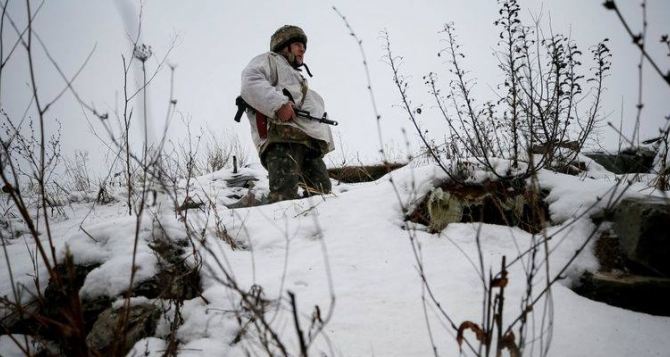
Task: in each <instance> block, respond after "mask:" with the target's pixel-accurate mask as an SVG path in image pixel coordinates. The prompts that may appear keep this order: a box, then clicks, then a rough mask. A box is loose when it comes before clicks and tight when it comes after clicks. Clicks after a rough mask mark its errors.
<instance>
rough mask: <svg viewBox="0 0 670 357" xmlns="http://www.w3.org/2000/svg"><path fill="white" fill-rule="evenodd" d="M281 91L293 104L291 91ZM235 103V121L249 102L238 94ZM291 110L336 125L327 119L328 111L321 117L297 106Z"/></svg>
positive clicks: (311, 118)
mask: <svg viewBox="0 0 670 357" xmlns="http://www.w3.org/2000/svg"><path fill="white" fill-rule="evenodd" d="M282 93H284V95H285V96H287V97H288V99H289V100H290V101H291V103H293V104H295V100H293V96H292V95H291V92H289V91H288V90H287V89H286V88H284V90H282ZM235 105H236V106H237V113H235V121H236V122H238V123H239V122H240V118H242V113H244V112H245V111H246V110H247V108H248V107H249V104H247V102H245V101H244V99H242V97H241V96H238V97H237V98H235ZM293 111H294V112H295V115H296V116H298V117H301V118H304V119H308V120H314V121H318V122H319V123H323V124H328V125H333V126H336V125H338V122H336V121H335V120H330V119H328V113H323V116H322V117H321V118H318V117H315V116H312V115H311V114H310V112H308V111H306V110H302V109H298V108H295V107H294V108H293Z"/></svg>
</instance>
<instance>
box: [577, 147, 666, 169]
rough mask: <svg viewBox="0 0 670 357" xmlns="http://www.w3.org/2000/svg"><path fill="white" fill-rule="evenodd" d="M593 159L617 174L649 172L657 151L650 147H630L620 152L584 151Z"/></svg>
mask: <svg viewBox="0 0 670 357" xmlns="http://www.w3.org/2000/svg"><path fill="white" fill-rule="evenodd" d="M584 155H586V156H587V157H589V158H591V159H592V160H593V161H595V162H597V163H599V164H600V165H602V166H603V167H604V168H605V169H607V170H608V171H610V172H612V173H615V174H628V173H636V172H649V171H650V170H651V169H652V167H653V165H654V157H655V156H656V153H655V152H654V151H653V150H651V149H648V148H645V147H639V148H629V149H626V150H623V151H621V152H620V153H618V154H611V153H606V152H591V153H584Z"/></svg>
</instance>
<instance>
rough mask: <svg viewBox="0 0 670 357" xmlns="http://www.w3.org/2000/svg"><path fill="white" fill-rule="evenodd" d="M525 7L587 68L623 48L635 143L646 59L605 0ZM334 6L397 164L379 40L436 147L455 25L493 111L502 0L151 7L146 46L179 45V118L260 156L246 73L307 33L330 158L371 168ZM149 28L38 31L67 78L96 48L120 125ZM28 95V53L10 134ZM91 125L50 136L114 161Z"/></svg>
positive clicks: (101, 81)
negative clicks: (136, 55)
mask: <svg viewBox="0 0 670 357" xmlns="http://www.w3.org/2000/svg"><path fill="white" fill-rule="evenodd" d="M4 1H6V0H3V2H4ZM520 3H521V5H522V6H523V12H522V15H523V17H524V18H525V19H529V18H530V15H531V14H538V13H540V11H542V13H543V17H544V19H545V20H546V21H545V24H547V26H548V24H549V20H551V28H552V30H553V31H554V32H560V33H564V34H567V35H569V36H570V37H571V38H573V39H574V40H575V41H576V42H577V43H578V44H579V45H580V46H581V48H582V49H583V50H584V53H585V54H586V55H585V56H584V62H585V63H586V64H587V65H588V63H589V61H588V59H589V56H588V46H590V45H593V44H595V43H597V41H599V40H601V39H603V38H605V37H608V38H610V39H611V42H610V47H611V48H612V50H613V55H614V58H613V66H612V73H611V74H612V75H611V77H610V78H608V80H607V82H606V85H607V87H608V89H607V93H606V97H605V101H604V104H603V114H606V115H608V118H607V119H606V120H611V121H613V122H615V123H617V125H618V122H619V119H620V118H621V117H622V116H623V117H624V126H625V128H626V132H630V128H631V127H632V122H633V119H634V117H635V108H634V107H635V104H636V100H637V83H638V80H637V72H636V65H637V62H638V60H639V54H638V53H637V52H636V51H635V49H634V47H633V46H632V45H631V41H630V39H629V38H627V37H626V35H625V33H624V29H623V27H622V26H621V24H620V23H619V21H618V20H617V19H616V16H615V14H614V13H612V12H608V11H606V10H605V9H604V8H603V7H602V0H592V1H591V0H590V1H586V0H561V1H546V2H544V3H543V2H540V1H536V0H522V1H520ZM617 3H620V6H621V7H622V8H623V10H624V12H625V13H626V14H627V16H628V17H629V19H630V21H631V23H632V24H633V27H634V28H640V24H641V20H640V10H639V9H640V7H639V2H638V1H634V0H626V1H618V2H617ZM31 4H32V6H33V9H34V8H35V7H37V5H38V4H39V2H38V1H31ZM333 5H335V6H337V7H338V9H339V10H340V11H341V12H342V13H344V14H345V15H346V16H347V18H348V20H349V21H350V23H351V25H352V26H353V28H354V30H355V31H356V33H357V35H358V36H359V37H360V38H361V39H362V40H363V45H364V48H365V51H366V53H367V58H368V62H369V69H370V72H371V76H372V83H373V89H374V93H375V95H376V98H377V101H378V102H377V104H378V108H379V112H380V114H381V115H382V123H383V125H384V136H385V138H387V141H388V143H387V144H388V145H389V146H390V147H392V148H393V149H394V150H395V151H396V152H398V151H402V150H404V146H405V144H404V139H403V137H402V134H401V128H406V129H407V130H408V137H409V140H410V141H411V142H416V141H417V139H416V134H415V133H414V132H413V131H411V130H410V129H411V127H410V123H409V121H408V120H407V115H406V114H405V113H404V112H403V111H402V110H401V109H400V108H399V107H398V106H397V104H399V101H400V99H399V96H398V93H397V91H396V90H395V89H394V86H393V82H392V78H391V76H392V75H391V71H390V69H389V66H388V65H387V64H386V63H385V61H384V60H383V56H384V52H383V48H382V40H381V39H380V37H379V36H380V31H382V30H384V29H386V30H387V31H388V32H389V33H390V36H391V41H392V47H393V51H394V53H395V54H396V55H399V56H403V57H404V59H403V65H402V71H403V72H404V74H405V75H406V76H407V77H408V80H409V83H410V91H409V93H410V95H411V98H412V100H413V103H414V104H415V105H417V106H418V105H421V104H423V106H424V109H425V110H424V112H423V114H422V116H421V119H422V121H423V122H424V125H425V126H426V127H427V128H428V129H430V130H431V133H432V134H433V135H435V136H436V137H438V138H439V137H440V135H441V133H443V132H444V130H443V128H444V124H443V122H441V119H440V118H439V117H437V113H436V112H435V111H434V110H432V109H431V107H432V106H433V103H432V102H431V101H430V98H429V97H428V96H427V94H426V92H427V90H426V87H425V86H424V84H423V81H422V76H423V75H425V74H427V73H428V72H431V71H433V72H437V73H438V74H439V75H441V76H442V77H446V76H447V65H446V64H445V63H444V60H443V59H441V58H438V57H437V56H436V53H437V52H438V50H439V49H440V48H441V47H442V46H443V45H444V43H442V42H441V41H442V40H443V38H444V36H443V35H442V34H440V33H438V32H439V30H440V29H441V28H442V26H443V24H444V23H446V22H454V23H455V26H456V31H457V34H458V36H459V41H460V42H461V44H462V46H463V51H464V52H465V53H466V55H467V57H466V59H465V61H464V66H465V67H466V68H467V69H468V70H470V71H471V75H472V76H473V77H475V78H477V80H478V85H477V87H476V89H475V93H476V95H477V96H478V98H479V102H482V101H484V100H488V99H494V98H495V94H494V92H493V88H494V87H495V85H496V83H497V80H498V79H499V75H500V74H499V71H498V69H497V67H496V62H495V58H494V57H493V55H492V53H493V51H494V48H495V44H496V41H497V32H496V30H495V29H494V27H493V21H494V20H495V18H496V16H497V5H496V2H495V1H493V0H469V1H463V0H416V1H388V0H372V1H360V0H341V1H332V2H325V1H314V0H309V1H308V0H294V1H290V2H283V1H282V2H280V1H270V0H268V1H218V0H217V1H215V0H210V1H180V0H147V1H145V2H144V7H143V19H142V20H143V21H142V42H143V43H146V44H148V45H150V46H151V47H152V49H153V53H154V55H153V57H152V58H150V60H149V61H148V62H147V66H148V68H149V69H153V68H155V67H156V65H157V63H158V60H159V59H160V58H162V57H163V56H165V54H166V52H167V51H168V48H169V47H170V44H171V43H173V41H176V42H174V48H173V49H172V51H171V52H170V54H169V56H168V62H169V63H170V64H173V65H176V66H177V67H176V72H175V81H174V91H175V94H174V96H175V98H176V99H177V100H178V104H177V110H178V111H179V113H180V115H182V116H183V117H184V118H186V119H187V120H190V121H191V126H192V128H193V130H194V131H197V130H199V128H201V127H202V128H205V129H211V130H213V131H214V132H215V133H217V134H218V135H221V136H222V137H223V134H224V133H230V134H233V135H238V136H239V138H240V140H241V141H242V142H243V143H244V145H248V150H249V152H250V153H251V154H252V156H255V155H256V154H255V150H254V149H253V146H252V144H251V139H250V134H249V128H248V123H246V122H245V121H243V122H242V123H241V124H237V123H235V122H234V121H233V119H232V117H233V115H234V113H235V109H236V108H235V106H234V99H235V97H236V96H237V95H238V93H239V87H240V71H241V70H242V69H243V68H244V66H245V65H246V64H247V63H248V62H249V60H250V59H251V58H252V57H253V56H255V55H257V54H260V53H262V52H265V51H267V50H268V47H269V41H270V35H271V34H272V33H273V32H274V31H275V30H276V29H277V28H278V27H280V26H281V25H284V24H295V25H298V26H301V27H302V28H303V29H304V30H305V32H306V33H307V36H308V38H309V43H308V46H307V47H308V50H307V54H306V60H305V62H306V63H307V64H308V65H309V67H310V69H311V71H312V73H313V74H314V78H312V79H310V86H311V88H313V89H314V90H316V91H317V92H319V93H320V94H321V95H322V96H323V97H324V98H325V100H326V109H327V111H328V113H329V115H330V116H331V118H332V119H335V120H338V121H339V122H340V123H341V124H340V126H339V127H337V128H334V134H335V137H336V141H337V142H338V148H337V151H336V152H335V153H333V154H330V155H329V158H330V159H331V160H333V161H339V160H341V157H342V155H345V156H348V157H349V159H350V160H351V159H352V158H353V157H354V156H356V155H357V154H358V155H359V156H360V158H361V159H362V160H363V161H365V162H370V161H375V159H376V157H377V156H376V154H377V151H378V150H379V141H378V139H377V130H376V125H375V120H374V114H373V111H372V106H371V104H370V100H369V96H368V92H367V90H366V86H367V84H366V80H365V73H364V69H363V66H362V59H361V56H360V54H359V50H358V47H357V46H356V43H355V42H354V40H353V39H352V38H351V37H350V36H349V33H348V31H347V29H346V28H345V26H344V24H343V22H342V20H341V19H340V18H339V17H338V15H337V14H336V13H335V12H334V11H333V10H332V8H331V7H332V6H333ZM648 7H649V14H648V15H649V44H650V45H649V47H650V50H651V52H652V53H653V54H655V56H656V57H657V58H659V60H660V63H661V64H662V65H663V68H668V67H669V66H670V64H669V61H668V57H667V56H666V53H667V49H666V50H665V52H664V51H663V48H662V47H661V45H660V44H659V42H658V39H659V38H660V34H662V33H667V32H670V26H668V23H667V14H669V13H670V2H668V1H665V0H656V1H649V6H648ZM9 13H10V14H11V16H12V18H13V19H14V20H15V21H17V23H18V24H19V25H21V24H25V18H26V15H25V2H23V1H18V0H10V5H9ZM138 14H139V2H137V1H131V0H117V1H112V0H110V1H102V0H95V1H94V0H62V1H53V0H47V1H46V3H45V5H44V6H43V8H42V9H41V11H40V12H39V14H38V16H37V18H36V19H35V31H36V32H37V33H38V34H39V36H40V37H41V38H42V40H43V41H44V42H45V43H46V45H47V47H48V49H49V51H50V53H51V55H52V56H53V58H54V59H55V60H56V61H57V62H58V63H59V64H60V66H61V67H62V68H63V70H64V72H65V73H68V74H70V75H71V74H73V73H74V72H75V71H76V70H77V69H78V68H79V66H80V65H81V63H82V62H83V61H84V59H85V58H86V57H87V55H88V54H89V52H91V51H92V50H93V49H94V48H95V50H94V52H93V56H92V58H91V60H90V61H89V63H88V65H87V66H86V67H85V68H84V70H83V71H82V73H81V74H80V76H79V77H78V78H77V80H76V81H75V82H74V87H75V88H76V89H77V91H78V92H79V93H80V95H81V96H82V98H83V99H84V100H85V101H86V102H87V103H91V104H92V105H94V106H95V107H96V108H98V109H99V110H100V111H107V112H110V113H111V112H113V111H114V108H115V106H117V105H118V104H115V103H119V101H120V100H121V99H120V98H121V93H122V92H121V91H122V88H123V84H122V80H123V75H122V74H123V68H122V57H121V56H122V55H125V56H126V57H129V54H130V45H129V39H128V38H129V35H133V34H134V33H135V31H136V30H137V29H136V26H137V20H138ZM4 34H5V39H4V43H3V45H4V46H5V54H6V53H7V52H6V51H7V48H8V47H9V46H10V44H12V43H13V39H15V36H16V35H15V34H14V31H13V30H11V28H9V27H7V26H5V30H4ZM175 39H176V40H175ZM36 57H37V61H36V64H35V67H36V70H37V82H38V84H39V92H40V95H41V96H42V97H43V98H50V97H52V96H53V95H54V94H55V93H58V91H60V89H61V88H62V86H63V81H62V80H61V79H60V78H59V76H58V75H57V73H56V72H55V71H54V70H53V67H52V66H51V65H50V64H49V62H48V61H46V60H45V58H44V56H43V53H42V51H41V50H39V48H38V49H37V50H36ZM649 69H650V67H649V66H648V65H647V66H646V71H647V72H646V75H645V77H644V84H645V87H644V93H645V98H646V99H645V109H644V112H643V119H642V121H643V122H642V135H641V136H642V139H645V138H649V137H651V136H653V135H655V134H656V133H657V130H658V127H659V126H660V125H661V124H662V123H663V122H664V120H663V117H664V116H666V115H668V114H669V113H670V105H669V104H668V103H669V102H668V98H670V90H669V89H668V87H667V86H666V85H664V84H663V82H661V81H660V80H659V79H658V78H657V75H656V74H655V73H653V72H651V71H650V70H649ZM169 77H170V76H169V69H168V68H167V67H166V68H164V69H163V70H162V71H161V72H160V73H159V74H158V76H157V77H156V79H155V81H154V82H153V83H152V84H151V87H150V95H149V97H148V100H149V103H150V115H149V116H150V118H151V123H152V127H153V135H154V136H157V135H159V133H160V131H161V129H162V127H163V125H164V121H165V113H166V109H167V103H168V99H169ZM133 78H134V77H133ZM28 83H29V77H28V72H27V69H26V66H25V57H24V54H23V51H22V50H21V49H19V50H17V53H16V55H15V56H14V57H12V59H11V60H10V62H8V65H7V67H5V69H4V71H3V78H2V92H1V96H2V98H1V104H2V107H3V109H4V110H5V111H6V112H7V114H8V115H9V116H10V118H12V120H18V119H19V118H21V117H22V116H23V113H24V111H25V108H26V106H27V105H28V103H29V101H30V88H29V84H28ZM445 84H446V80H445ZM45 100H46V99H45ZM622 105H623V109H624V110H623V114H622V112H621V107H622ZM140 108H141V107H140V106H139V104H138V105H137V107H136V109H135V110H136V111H138V112H139V111H140ZM85 114H86V113H85V112H84V111H82V109H81V107H80V106H79V105H78V104H77V103H76V101H75V100H74V99H73V97H72V96H71V95H70V94H67V95H65V96H63V97H62V98H61V100H60V101H59V102H58V103H57V104H56V105H55V106H54V107H53V109H52V110H51V111H50V112H49V114H48V119H49V120H50V125H49V130H51V131H53V130H54V128H55V125H54V124H53V123H54V122H55V120H54V119H58V120H59V121H60V122H61V123H62V126H63V130H62V133H63V150H64V153H65V154H68V155H69V154H70V153H71V152H72V151H73V150H74V149H82V150H88V151H89V152H91V156H92V157H93V158H95V159H96V160H100V159H101V158H102V157H103V156H102V155H103V154H104V149H103V148H104V147H103V146H102V145H101V144H100V141H99V139H97V138H95V137H94V136H93V135H92V134H91V128H90V127H89V124H88V123H87V119H86V115H85ZM89 120H90V121H91V122H93V126H94V128H96V127H97V128H98V129H99V125H98V123H96V122H95V119H94V118H93V117H91V116H90V115H89ZM136 129H139V125H137V126H136ZM183 131H184V126H183V125H182V124H181V123H179V121H177V122H175V123H173V125H172V126H171V128H170V131H169V133H170V135H171V137H175V138H176V137H183ZM132 135H134V136H135V137H140V136H141V135H142V134H141V132H139V131H134V132H133V133H132ZM340 143H341V146H340ZM601 143H602V144H603V145H604V146H605V147H610V148H612V147H616V145H617V139H616V135H615V134H614V133H613V132H612V131H611V130H610V129H608V128H603V129H602V140H601ZM327 161H328V160H327ZM94 165H95V164H94Z"/></svg>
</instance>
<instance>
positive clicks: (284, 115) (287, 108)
mask: <svg viewBox="0 0 670 357" xmlns="http://www.w3.org/2000/svg"><path fill="white" fill-rule="evenodd" d="M276 118H277V119H279V120H280V121H282V122H284V123H286V122H288V121H291V120H293V119H295V112H294V111H293V103H291V102H288V103H286V104H284V105H282V106H281V107H279V109H277V113H276Z"/></svg>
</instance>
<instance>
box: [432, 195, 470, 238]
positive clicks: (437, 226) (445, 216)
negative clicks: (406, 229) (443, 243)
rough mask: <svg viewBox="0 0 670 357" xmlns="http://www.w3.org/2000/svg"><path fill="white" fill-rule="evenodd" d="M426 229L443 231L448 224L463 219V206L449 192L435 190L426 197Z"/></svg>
mask: <svg viewBox="0 0 670 357" xmlns="http://www.w3.org/2000/svg"><path fill="white" fill-rule="evenodd" d="M428 216H429V217H430V223H429V225H428V227H429V228H430V230H431V231H433V232H439V231H441V230H443V229H444V228H445V227H446V226H447V225H448V224H449V223H454V222H460V221H461V220H462V219H463V204H462V203H461V202H460V201H459V200H458V199H457V198H456V197H455V196H452V195H451V193H449V192H444V191H442V189H441V188H439V187H438V188H436V189H435V190H433V192H432V193H431V194H430V196H429V197H428Z"/></svg>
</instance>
